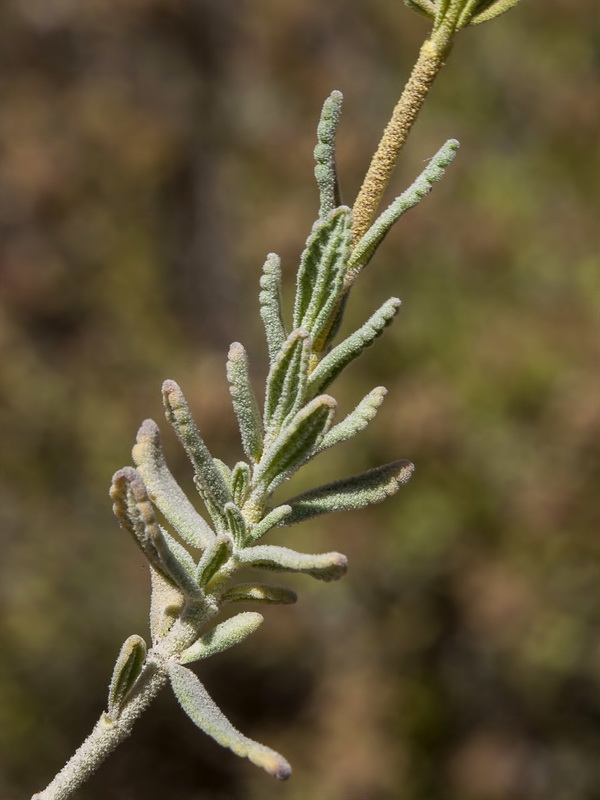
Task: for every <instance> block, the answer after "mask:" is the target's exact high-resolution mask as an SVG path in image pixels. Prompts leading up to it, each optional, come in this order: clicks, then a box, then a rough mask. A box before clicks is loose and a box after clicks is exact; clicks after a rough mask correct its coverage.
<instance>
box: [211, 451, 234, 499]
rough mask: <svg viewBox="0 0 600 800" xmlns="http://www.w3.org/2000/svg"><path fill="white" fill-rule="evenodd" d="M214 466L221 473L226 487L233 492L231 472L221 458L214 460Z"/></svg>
mask: <svg viewBox="0 0 600 800" xmlns="http://www.w3.org/2000/svg"><path fill="white" fill-rule="evenodd" d="M213 464H214V465H215V467H216V468H217V469H218V470H219V472H220V473H221V477H222V478H223V480H224V481H225V486H227V488H228V490H229V491H230V492H231V470H230V469H229V467H228V466H227V464H226V463H225V462H224V461H221V459H220V458H213Z"/></svg>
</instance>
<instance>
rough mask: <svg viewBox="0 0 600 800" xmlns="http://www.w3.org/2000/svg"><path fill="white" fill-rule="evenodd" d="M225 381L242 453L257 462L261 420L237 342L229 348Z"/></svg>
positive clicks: (261, 439)
mask: <svg viewBox="0 0 600 800" xmlns="http://www.w3.org/2000/svg"><path fill="white" fill-rule="evenodd" d="M227 379H228V381H229V391H230V392H231V399H232V402H233V410H234V411H235V415H236V417H237V420H238V425H239V428H240V436H241V437H242V447H243V448H244V453H245V454H246V455H247V456H248V458H249V459H251V460H252V461H258V459H259V458H260V455H261V453H262V448H263V428H262V420H261V417H260V412H259V410H258V405H257V402H256V397H255V396H254V391H253V389H252V385H251V383H250V371H249V365H248V356H247V354H246V351H245V350H244V348H243V347H242V345H241V344H240V343H239V342H234V343H233V344H232V345H231V347H230V348H229V355H228V357H227Z"/></svg>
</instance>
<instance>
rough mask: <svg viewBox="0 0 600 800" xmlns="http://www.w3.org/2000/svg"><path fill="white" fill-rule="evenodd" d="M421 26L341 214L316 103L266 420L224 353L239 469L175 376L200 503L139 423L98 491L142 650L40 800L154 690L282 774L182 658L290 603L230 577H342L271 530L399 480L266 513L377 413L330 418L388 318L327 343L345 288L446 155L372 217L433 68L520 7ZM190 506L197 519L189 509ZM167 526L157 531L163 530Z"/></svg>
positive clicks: (345, 505)
mask: <svg viewBox="0 0 600 800" xmlns="http://www.w3.org/2000/svg"><path fill="white" fill-rule="evenodd" d="M405 2H406V3H407V5H409V6H411V7H412V8H414V9H416V10H418V11H420V12H421V13H423V14H425V15H426V16H429V17H430V18H431V19H432V20H433V23H434V25H433V31H432V34H431V36H430V38H429V39H428V40H427V41H426V42H425V44H424V45H423V48H422V50H421V54H420V56H419V60H418V61H417V64H416V65H415V68H414V70H413V74H412V75H411V78H410V80H409V82H408V84H407V86H406V88H405V90H404V92H403V95H402V97H401V99H400V101H399V103H398V106H397V107H396V110H395V111H394V116H393V117H392V120H391V121H390V124H389V126H388V128H387V129H386V131H385V133H384V136H383V139H382V142H381V144H380V147H379V149H378V151H377V153H376V154H375V156H374V158H373V161H372V163H371V166H370V168H369V171H368V172H367V176H366V178H365V182H364V184H363V187H362V188H361V191H360V192H359V195H358V198H357V201H356V203H355V205H354V208H353V209H350V208H349V207H348V206H345V205H342V203H341V200H340V190H339V185H338V178H337V171H336V165H335V137H336V129H337V125H338V122H339V119H340V112H341V105H342V95H341V94H340V92H333V93H332V94H331V95H330V97H329V98H328V99H327V100H326V101H325V104H324V106H323V110H322V114H321V119H320V122H319V125H318V129H317V145H316V147H315V160H316V167H315V177H316V180H317V185H318V190H319V200H320V203H319V212H318V217H317V220H316V221H315V223H314V225H313V228H312V231H311V232H310V235H309V237H308V239H307V242H306V247H305V249H304V251H303V253H302V255H301V258H300V265H299V268H298V272H297V279H296V292H295V300H294V306H293V314H292V319H291V320H286V317H285V314H284V312H283V309H282V303H281V263H280V259H279V257H278V256H277V255H275V254H274V253H271V254H270V255H268V256H267V259H266V261H265V264H264V267H263V273H262V277H261V279H260V294H259V306H260V315H261V317H262V320H263V323H264V330H265V337H266V344H267V351H268V358H269V371H268V375H267V381H266V387H265V395H264V397H265V399H264V407H263V409H262V412H261V410H260V408H259V404H258V402H257V399H256V396H255V394H254V390H253V387H252V384H251V382H250V369H249V359H248V354H247V353H246V350H245V349H244V347H243V346H242V345H241V344H240V343H239V342H234V343H233V344H232V345H231V347H230V349H229V353H228V357H227V368H226V373H227V379H228V381H229V386H230V392H231V399H232V405H233V410H234V412H235V416H236V418H237V422H238V426H239V430H240V438H241V445H242V450H243V453H244V456H245V460H243V461H239V462H238V463H236V464H235V465H233V466H232V467H229V466H228V465H226V464H224V463H223V462H222V461H220V460H219V459H216V458H214V457H213V455H212V454H211V453H210V451H209V449H208V448H207V446H206V444H205V443H204V440H203V439H202V436H201V434H200V431H199V430H198V427H197V425H196V422H195V420H194V419H193V417H192V414H191V412H190V409H189V406H188V403H187V401H186V399H185V396H184V394H183V391H182V389H181V388H180V387H179V386H178V385H177V383H175V381H172V380H168V381H165V383H164V384H163V401H164V405H165V413H166V418H167V420H168V422H169V423H170V425H171V426H172V428H173V429H174V432H175V434H176V435H177V437H178V438H179V440H180V442H181V444H182V445H183V447H184V449H185V451H186V453H187V455H188V457H189V459H190V462H191V465H192V468H193V472H194V483H195V485H196V489H197V492H198V496H199V497H197V498H193V499H191V498H189V497H187V496H186V494H185V492H184V491H183V490H182V489H181V487H180V486H179V484H178V483H177V481H176V479H175V478H174V477H173V475H172V474H171V472H170V470H169V467H168V465H167V463H166V461H165V457H164V454H163V450H162V446H161V438H160V432H159V428H158V425H157V424H156V423H155V422H153V421H152V420H146V421H145V422H143V423H142V425H141V427H140V429H139V431H138V435H137V441H136V444H135V446H134V448H133V461H134V463H135V467H125V468H123V469H121V470H119V471H118V472H117V473H116V474H115V475H114V477H113V482H112V486H111V490H110V494H111V497H112V499H113V503H114V506H113V508H114V512H115V514H116V516H117V519H118V521H119V523H120V525H121V527H122V528H123V529H124V530H125V531H127V532H128V533H129V534H130V535H131V536H132V537H133V539H134V540H135V542H136V544H137V545H138V547H139V548H140V550H141V551H142V553H143V554H144V556H145V557H146V559H147V561H148V564H149V569H150V577H151V587H152V597H151V608H150V635H151V645H150V647H149V648H148V646H147V644H146V642H145V641H144V640H143V639H142V638H141V637H140V636H137V635H133V636H130V637H129V638H128V639H127V640H126V641H125V642H124V644H123V645H122V647H121V649H120V652H119V655H118V657H117V661H116V664H115V667H114V671H113V676H112V680H111V682H110V687H109V694H108V704H107V710H106V711H105V712H104V713H103V714H102V715H101V717H100V719H99V720H98V722H97V724H96V726H95V728H94V730H93V731H92V733H91V734H90V736H89V737H88V738H87V739H86V740H85V742H84V743H83V744H82V746H81V747H80V748H79V750H77V752H76V753H75V754H74V756H73V757H72V758H71V760H70V761H69V762H68V763H67V764H66V765H65V767H64V768H63V769H62V770H61V771H60V772H59V773H58V775H57V776H56V777H55V778H54V780H53V781H52V782H51V783H50V785H49V786H48V787H47V788H46V789H45V790H44V791H42V792H40V793H39V794H37V795H34V798H35V799H36V800H62V798H66V797H68V796H70V795H71V794H72V792H73V791H74V790H75V789H76V788H77V787H78V786H80V785H81V783H83V781H85V780H86V778H87V777H88V776H89V775H90V774H91V773H92V772H93V771H94V770H95V769H96V767H97V766H98V765H99V764H100V763H101V762H102V761H103V760H104V758H106V756H107V755H108V754H109V753H110V752H111V751H112V750H113V749H114V748H115V747H116V746H117V745H118V744H119V743H120V742H121V741H122V740H123V739H124V738H125V737H126V736H127V735H128V734H129V732H130V730H131V728H132V726H133V723H134V722H135V720H136V719H137V717H138V716H139V715H140V714H141V712H142V711H143V710H144V709H145V708H146V707H147V706H148V705H149V703H150V702H151V701H152V700H153V698H154V697H155V695H156V694H157V693H158V691H159V690H160V689H161V688H162V687H163V686H165V685H166V684H170V686H171V688H172V690H173V692H174V694H175V696H176V697H177V700H178V701H179V703H180V705H181V707H182V708H183V710H184V711H185V712H186V714H187V715H188V716H189V717H190V719H191V720H192V721H193V722H194V723H195V724H196V725H197V726H198V727H199V728H201V729H202V730H203V731H204V732H205V733H207V734H208V735H209V736H211V737H213V739H215V740H216V741H217V742H218V743H219V744H221V745H223V746H224V747H228V748H230V749H231V750H232V751H233V752H234V753H236V754H237V755H240V756H244V757H246V758H248V759H249V760H250V761H252V762H253V763H254V764H256V765H257V766H260V767H262V768H263V769H265V770H266V771H267V772H269V773H270V774H271V775H274V776H275V777H277V778H280V779H285V778H287V777H289V775H290V773H291V768H290V766H289V764H288V762H287V761H286V760H285V758H283V756H281V755H279V754H278V753H277V752H275V751H274V750H271V749H270V748H268V747H265V746H264V745H261V744H258V743H257V742H254V741H253V740H251V739H249V738H248V737H246V736H245V735H243V734H242V733H240V732H239V731H238V730H236V728H235V727H234V726H233V725H232V724H231V723H230V722H229V720H228V719H227V718H226V717H225V716H224V714H223V713H222V712H221V710H220V709H219V708H218V707H217V705H216V704H215V702H214V701H213V700H212V699H211V697H210V696H209V694H208V692H207V690H206V688H205V687H204V686H203V684H202V683H201V682H200V680H199V678H198V677H197V676H196V674H195V673H194V672H193V671H192V670H190V669H189V668H188V666H187V665H188V664H191V663H193V662H195V661H200V660H202V659H205V658H208V657H210V656H213V655H216V654H218V653H221V652H223V651H224V650H226V649H228V648H229V647H232V646H233V645H236V644H239V643H241V642H242V641H243V640H244V639H245V638H246V637H248V636H249V635H250V634H251V633H253V632H254V631H255V630H256V629H257V628H258V626H259V625H260V624H261V623H262V621H263V617H262V615H261V614H259V613H257V612H252V611H243V612H241V613H237V614H234V615H233V616H230V617H229V618H226V619H224V620H222V621H217V619H216V617H217V615H218V614H219V613H220V611H221V609H222V608H223V607H224V606H227V605H232V604H235V603H258V604H263V605H268V604H288V603H294V602H295V601H296V595H295V594H294V592H292V591H290V590H289V589H287V588H285V587H281V586H277V585H273V584H271V583H264V582H263V581H262V580H257V582H253V583H248V582H245V583H240V582H238V581H237V580H236V577H237V573H238V571H239V570H240V569H242V568H246V567H252V568H254V569H255V570H257V571H258V572H261V571H262V572H271V573H273V572H275V573H286V572H301V573H305V574H306V575H310V576H311V577H313V578H316V579H318V580H321V581H332V580H337V579H338V578H341V577H342V576H343V575H344V574H345V572H346V569H347V559H346V557H345V556H344V555H342V554H341V553H337V552H332V553H320V554H310V553H299V552H297V551H295V550H292V549H290V548H287V547H282V546H279V545H271V544H268V545H265V544H259V543H258V542H259V539H260V538H261V537H263V536H264V535H265V534H266V533H268V532H269V531H272V530H273V529H274V528H281V527H285V526H289V525H294V524H297V523H300V522H304V521H306V520H308V519H310V518H311V517H315V516H318V515H321V514H327V513H329V512H333V511H349V510H352V509H359V508H364V507H365V506H369V505H372V504H374V503H379V502H381V501H382V500H384V499H386V498H387V497H390V496H391V495H393V494H395V493H396V492H397V491H398V490H399V488H400V487H401V486H402V485H403V484H405V483H406V482H407V481H408V479H409V478H410V476H411V474H412V471H413V465H412V464H411V463H410V462H409V461H406V460H399V461H394V462H392V463H390V464H385V465H383V466H380V467H375V468H373V469H370V470H368V471H366V472H363V473H361V474H359V475H353V476H350V477H345V478H341V479H339V480H335V481H333V482H331V483H328V484H326V485H324V486H318V487H316V488H314V489H311V490H309V491H306V492H303V493H302V494H300V495H297V496H295V497H292V498H290V499H289V500H287V501H285V502H284V503H280V504H278V505H274V504H273V499H272V495H273V492H274V491H275V489H277V488H278V487H280V486H281V485H282V484H283V483H285V482H286V481H287V480H288V479H289V478H290V477H291V476H292V475H293V474H294V473H295V472H297V471H298V470H299V469H300V468H301V467H302V466H304V464H306V463H307V462H308V461H310V460H311V459H313V458H314V457H315V456H318V455H319V453H321V452H323V451H324V450H326V449H328V448H330V447H333V446H334V445H336V444H339V443H340V442H344V441H346V440H348V439H351V438H352V437H354V436H355V435H356V434H358V433H360V432H361V431H362V430H364V428H365V427H366V426H367V425H368V424H369V423H370V422H371V421H372V420H373V419H374V417H375V416H376V414H377V411H378V409H379V408H380V406H381V404H382V402H383V399H384V397H385V394H386V390H385V388H384V387H382V386H377V387H375V388H374V389H372V390H371V391H370V392H369V393H368V394H367V395H366V396H365V397H364V398H363V399H362V400H360V402H359V403H358V405H357V406H356V408H355V409H354V410H353V411H352V412H350V413H349V414H348V415H347V416H346V417H345V418H343V419H341V420H339V419H336V401H335V398H334V397H333V396H332V394H330V390H331V385H332V384H333V382H334V381H335V379H336V378H337V377H338V375H339V374H340V373H341V372H342V371H343V370H344V369H345V368H346V367H348V366H349V365H350V364H351V363H352V361H353V360H354V359H355V358H357V357H358V356H360V355H361V354H362V353H363V352H364V351H365V349H366V348H368V347H369V346H371V345H372V344H373V343H374V341H375V339H377V338H378V337H379V336H380V335H381V334H382V333H383V331H384V330H385V328H386V327H387V326H388V325H390V324H391V323H392V322H393V320H394V318H395V317H396V314H397V313H398V311H399V309H400V300H398V299H397V298H395V297H392V298H390V299H389V300H387V301H385V302H384V303H383V304H382V305H381V306H380V308H379V309H377V310H375V311H374V312H373V313H372V315H371V316H370V317H369V319H367V320H366V321H365V322H364V324H363V325H361V326H360V327H359V328H358V329H357V330H356V331H354V332H353V333H351V334H349V335H348V336H346V337H345V338H344V339H342V341H340V342H337V343H336V338H337V335H338V332H339V329H340V323H341V320H342V317H343V313H344V309H345V307H346V303H347V300H348V296H349V293H350V290H351V288H352V286H353V285H354V282H355V280H356V279H357V277H358V276H359V274H360V273H361V271H362V270H363V269H364V268H365V267H366V266H367V264H368V263H369V261H370V260H371V259H372V257H373V255H374V254H375V252H376V250H377V248H378V247H379V245H380V244H381V242H382V241H383V239H384V237H385V236H386V234H387V233H388V231H389V230H390V228H391V227H392V225H393V224H394V223H395V222H396V221H397V220H398V219H399V218H400V217H401V216H402V215H403V214H404V213H406V212H407V211H408V210H409V209H411V208H413V207H414V206H415V205H417V204H418V203H419V202H420V200H422V199H423V197H425V196H426V195H427V194H428V193H429V191H430V190H431V188H432V186H433V184H434V183H435V182H436V181H438V180H439V179H440V178H441V177H442V175H443V173H444V170H445V168H446V167H447V166H448V165H449V164H450V163H451V161H452V160H453V158H454V156H455V154H456V151H457V148H458V142H457V141H456V140H453V139H451V140H449V141H448V142H446V144H444V145H443V146H442V147H441V148H440V149H439V151H438V152H437V153H436V154H435V155H434V156H433V157H432V158H431V159H430V160H429V162H428V164H427V166H426V167H425V169H424V170H423V172H422V173H421V175H419V177H418V178H417V179H416V180H415V181H414V182H413V184H412V185H411V186H410V187H409V188H408V189H407V190H406V191H405V192H403V193H402V194H400V195H399V196H398V197H397V198H396V199H395V200H393V201H392V203H391V204H390V205H389V206H388V208H387V209H386V210H385V211H383V213H381V214H380V215H379V216H377V217H376V218H374V217H375V210H376V209H377V207H378V205H379V202H380V200H381V195H382V192H383V189H384V188H385V185H386V184H387V180H388V179H389V175H390V172H391V170H390V165H391V166H393V164H394V163H395V158H396V157H397V153H398V151H399V149H400V148H401V146H402V144H403V142H404V140H405V139H406V136H407V134H408V131H409V130H410V127H411V125H412V123H413V122H414V119H415V118H416V114H417V113H418V110H419V108H420V105H421V104H422V102H423V100H424V98H425V96H426V94H427V91H428V89H429V86H430V85H431V83H432V81H433V78H434V77H435V74H436V73H437V71H438V70H439V69H440V67H441V66H442V64H443V57H444V56H445V55H446V54H447V53H448V52H449V47H450V43H451V41H452V38H453V36H454V35H455V33H456V32H457V31H458V30H459V29H460V28H462V27H465V26H466V25H470V24H476V23H478V22H483V21H486V20H487V19H491V18H492V17H493V16H496V15H498V14H499V13H502V12H503V11H505V10H507V9H508V8H509V7H511V6H512V5H515V2H516V0H492V1H490V0H437V2H436V0H405ZM198 500H200V501H201V503H202V506H203V509H204V516H203V515H202V514H201V513H199V512H198V510H197V508H196V505H197V501H198ZM161 523H163V524H161Z"/></svg>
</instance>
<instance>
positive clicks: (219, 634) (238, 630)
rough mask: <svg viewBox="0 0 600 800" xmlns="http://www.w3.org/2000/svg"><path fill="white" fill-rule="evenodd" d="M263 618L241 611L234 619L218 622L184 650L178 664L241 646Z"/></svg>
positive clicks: (253, 612) (188, 662) (250, 612)
mask: <svg viewBox="0 0 600 800" xmlns="http://www.w3.org/2000/svg"><path fill="white" fill-rule="evenodd" d="M263 619H264V617H263V615H262V614H257V613H256V611H242V613H241V614H236V615H235V617H231V619H227V620H225V622H220V623H219V624H218V625H217V626H216V627H214V628H213V629H212V630H210V631H208V633H205V634H203V635H202V636H201V637H200V638H199V639H198V641H196V642H194V644H193V645H192V646H191V647H188V649H187V650H184V651H183V653H182V654H181V656H180V657H179V663H180V664H191V663H192V661H199V660H200V659H201V658H208V657H209V656H214V655H216V654H217V653H222V652H223V651H224V650H228V649H229V648H230V647H233V646H234V645H235V644H241V642H243V641H244V639H246V638H247V637H248V636H250V634H251V633H254V631H255V630H256V629H257V628H258V626H259V625H260V624H261V623H262V621H263Z"/></svg>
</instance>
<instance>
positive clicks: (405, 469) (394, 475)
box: [282, 461, 414, 525]
mask: <svg viewBox="0 0 600 800" xmlns="http://www.w3.org/2000/svg"><path fill="white" fill-rule="evenodd" d="M413 470H414V466H413V465H412V464H411V463H410V461H393V462H392V463H391V464H385V465H384V466H382V467H375V469H370V470H368V472H362V473H360V474H359V475H353V476H352V477H351V478H342V480H339V481H334V482H333V483H329V484H327V485H326V486H320V487H318V488H317V489H312V490H311V491H309V492H304V493H303V494H299V495H297V496H296V497H293V498H292V499H291V500H288V505H290V506H291V507H292V513H291V514H290V515H289V516H288V517H286V518H285V519H284V520H283V522H282V524H283V525H294V524H295V523H296V522H303V521H304V520H306V519H310V518H311V517H316V516H317V515H318V514H327V513H329V512H330V511H351V510H354V509H358V508H364V507H365V506H370V505H374V504H375V503H381V502H382V500H385V499H386V497H391V495H393V494H395V493H396V492H397V491H398V489H399V488H400V487H401V486H402V485H404V484H405V483H406V482H407V481H408V480H409V478H410V476H411V475H412V473H413Z"/></svg>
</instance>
